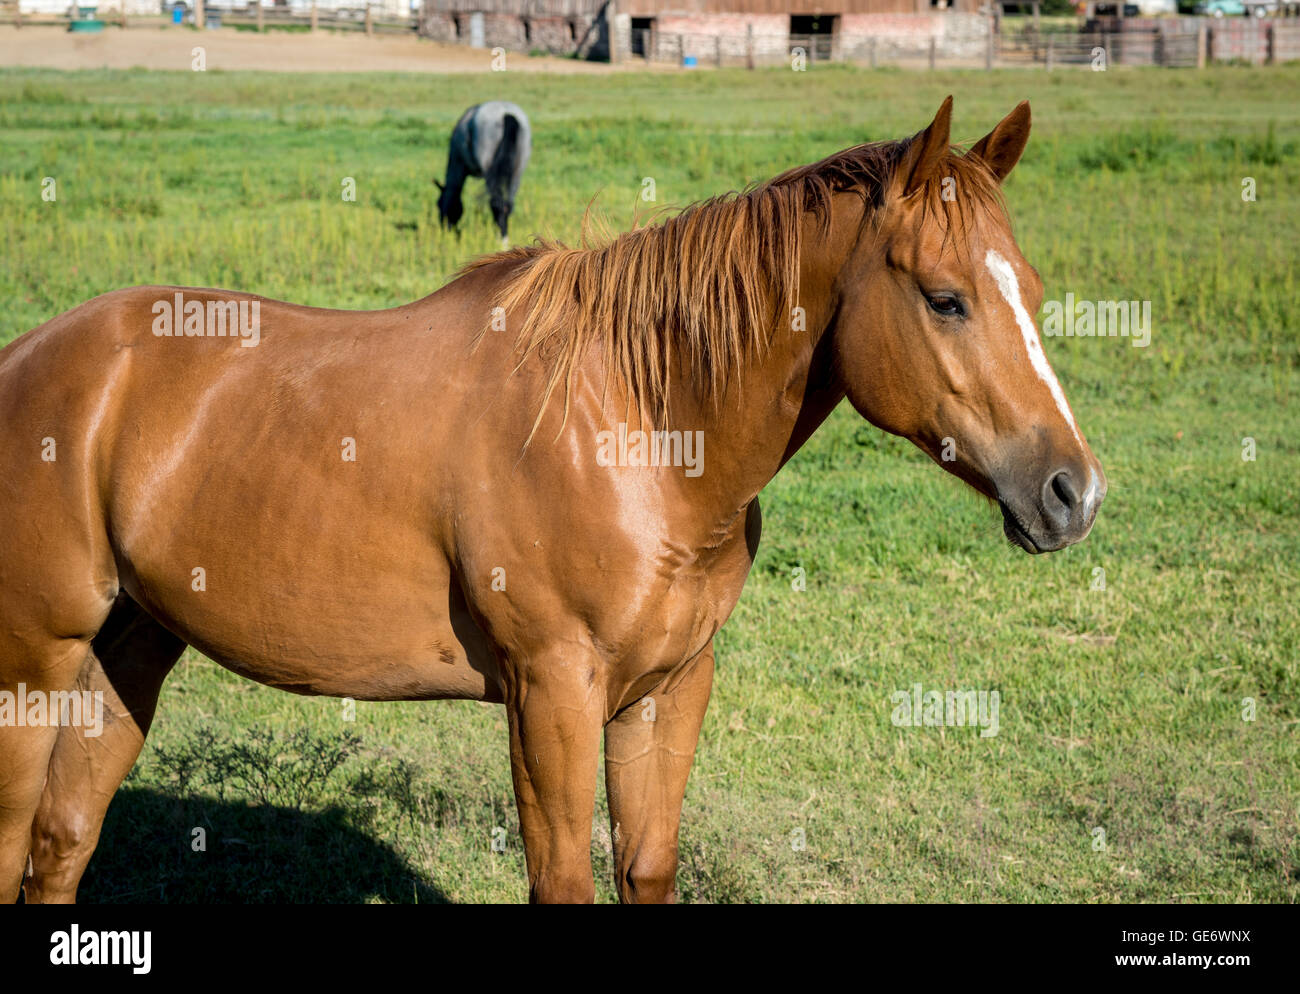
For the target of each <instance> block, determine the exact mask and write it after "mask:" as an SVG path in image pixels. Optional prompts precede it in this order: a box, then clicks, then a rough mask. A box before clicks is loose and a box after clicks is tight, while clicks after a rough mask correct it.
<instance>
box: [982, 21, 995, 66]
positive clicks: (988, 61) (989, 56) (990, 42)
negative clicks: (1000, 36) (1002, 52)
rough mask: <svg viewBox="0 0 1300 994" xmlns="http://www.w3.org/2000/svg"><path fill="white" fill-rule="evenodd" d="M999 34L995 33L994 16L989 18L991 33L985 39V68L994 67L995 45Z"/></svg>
mask: <svg viewBox="0 0 1300 994" xmlns="http://www.w3.org/2000/svg"><path fill="white" fill-rule="evenodd" d="M996 37H997V36H996V35H995V34H994V33H993V18H991V17H990V18H989V34H988V37H987V38H986V39H985V40H984V68H985V69H992V68H993V46H994V44H995V38H996Z"/></svg>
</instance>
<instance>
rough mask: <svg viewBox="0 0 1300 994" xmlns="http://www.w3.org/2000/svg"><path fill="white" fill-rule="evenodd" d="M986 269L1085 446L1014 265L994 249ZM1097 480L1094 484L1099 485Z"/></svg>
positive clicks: (1042, 376) (1037, 370)
mask: <svg viewBox="0 0 1300 994" xmlns="http://www.w3.org/2000/svg"><path fill="white" fill-rule="evenodd" d="M984 265H985V266H987V267H988V271H989V272H990V273H991V274H992V276H993V280H994V282H995V283H997V285H998V289H999V290H1000V291H1001V292H1002V297H1003V299H1004V300H1006V302H1007V304H1008V305H1009V306H1010V308H1011V311H1012V313H1014V314H1015V316H1016V324H1018V325H1019V326H1020V335H1021V337H1022V338H1024V340H1025V351H1026V352H1027V353H1029V361H1030V363H1031V364H1032V365H1033V367H1034V372H1035V373H1037V374H1038V378H1039V379H1040V380H1042V381H1043V382H1044V383H1046V384H1047V388H1048V389H1049V390H1051V391H1052V399H1053V400H1055V401H1056V406H1057V408H1058V409H1059V410H1060V412H1061V417H1063V418H1065V423H1066V424H1067V425H1069V426H1070V431H1072V432H1074V437H1075V438H1077V439H1079V443H1080V444H1082V443H1083V439H1082V438H1079V429H1078V428H1077V427H1075V424H1074V415H1073V414H1071V413H1070V405H1069V404H1068V403H1066V400H1065V394H1064V393H1063V392H1062V391H1061V384H1060V383H1058V382H1057V380H1056V374H1055V373H1053V372H1052V367H1051V366H1050V365H1048V362H1047V355H1046V354H1045V353H1044V352H1043V343H1042V342H1040V341H1039V340H1038V327H1037V326H1036V325H1035V324H1034V319H1033V318H1032V317H1031V316H1030V314H1029V311H1028V310H1026V309H1025V302H1024V301H1023V300H1021V299H1020V281H1019V280H1017V279H1016V271H1015V270H1014V269H1012V268H1011V263H1009V262H1007V260H1006V259H1004V258H1002V256H1000V255H998V253H996V252H994V251H993V250H992V249H989V251H988V254H987V255H985V256H984ZM1095 482H1096V481H1095V479H1094V481H1093V484H1094V485H1095Z"/></svg>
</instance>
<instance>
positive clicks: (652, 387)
mask: <svg viewBox="0 0 1300 994" xmlns="http://www.w3.org/2000/svg"><path fill="white" fill-rule="evenodd" d="M912 141H913V139H903V140H901V141H888V142H876V143H873V144H868V145H858V146H855V147H853V148H848V149H845V150H844V151H841V152H837V153H836V154H834V155H831V156H829V157H828V158H826V159H823V160H821V161H820V162H816V163H813V164H811V165H806V166H800V167H798V168H796V169H792V170H789V171H788V172H785V173H782V174H781V175H779V176H777V177H775V178H773V179H770V180H768V181H767V182H765V183H761V184H758V185H756V186H753V187H750V188H748V189H747V190H744V191H742V192H739V193H735V192H733V193H727V194H723V195H721V196H717V197H712V198H710V199H708V200H703V201H700V202H698V203H696V204H693V205H691V206H689V207H687V208H685V209H684V210H682V211H681V212H680V213H678V214H675V215H673V216H670V217H668V218H667V219H665V220H661V221H658V222H657V223H654V224H652V225H650V226H646V227H638V228H635V229H634V230H632V231H629V232H625V233H623V234H621V235H617V236H614V237H606V238H605V239H604V241H603V244H597V245H595V246H591V245H588V244H587V243H588V240H589V234H590V225H589V214H588V217H585V218H584V223H583V236H582V245H581V246H580V247H577V248H572V247H569V246H566V245H564V244H562V243H560V242H557V241H552V240H549V239H544V238H539V239H538V240H537V241H536V242H535V243H534V244H532V245H529V246H525V247H520V248H514V249H510V250H507V251H505V252H498V253H495V254H492V255H488V256H485V257H483V258H481V259H478V260H475V261H473V262H471V263H470V264H469V265H468V266H466V267H465V268H464V269H463V270H461V273H460V274H459V275H463V274H464V273H467V272H470V271H473V270H475V269H478V268H480V267H482V266H486V265H492V264H494V263H505V264H511V265H513V267H514V272H513V273H512V274H511V275H510V276H509V277H508V278H507V279H506V281H505V284H504V286H503V288H502V289H501V291H500V292H499V294H498V296H497V299H496V300H495V301H494V302H493V303H494V305H495V306H497V307H501V308H504V311H505V313H514V314H519V315H522V324H520V325H519V326H518V331H517V334H516V346H517V348H518V349H519V350H520V352H521V358H520V364H522V363H523V362H524V361H525V360H526V359H527V358H528V356H530V355H532V354H534V353H535V354H537V355H539V356H541V357H542V358H543V359H544V361H546V362H547V363H548V364H549V373H548V379H547V383H546V389H545V393H544V396H543V400H542V404H541V409H540V410H539V412H538V415H537V419H536V421H535V422H534V423H533V428H532V431H531V432H530V434H529V436H528V440H529V442H531V441H532V437H533V435H535V434H536V433H537V429H538V427H539V426H540V424H541V421H542V416H543V414H544V413H545V410H546V406H547V404H548V403H549V401H550V398H551V396H552V395H553V394H554V392H555V390H556V389H557V388H558V387H559V386H560V385H561V384H563V385H564V416H565V418H566V419H567V417H568V409H569V391H570V388H571V385H572V384H571V378H572V375H573V371H574V369H575V367H576V366H577V365H578V364H579V362H580V361H581V359H582V357H583V356H584V355H585V354H586V353H587V350H588V349H589V348H590V347H591V346H593V345H598V346H599V347H600V348H601V351H602V353H603V357H604V366H605V380H606V383H607V384H608V382H609V381H610V379H611V378H616V379H617V380H618V381H620V382H621V383H622V385H623V386H624V388H625V390H626V391H627V397H628V403H629V407H633V408H638V409H639V411H640V412H641V415H642V417H643V418H647V417H648V418H649V419H650V420H651V421H652V422H653V423H655V424H662V425H666V424H667V421H668V406H669V384H670V382H671V379H672V373H673V371H674V370H675V369H679V368H681V365H682V364H683V363H684V364H685V368H686V370H688V371H689V374H690V377H691V379H692V380H693V383H694V387H695V389H696V390H697V392H698V393H699V394H700V395H701V396H703V397H705V398H711V399H712V400H713V401H714V402H715V403H716V402H717V401H718V400H720V398H721V397H722V396H723V395H724V394H725V392H726V390H727V387H728V384H729V382H730V380H731V378H732V376H733V374H738V373H739V370H740V367H741V365H742V364H743V363H744V362H745V361H747V360H748V359H749V358H751V357H754V356H761V355H762V354H763V353H764V352H765V351H766V349H767V348H768V345H769V341H770V336H771V333H772V330H773V328H775V327H776V326H777V325H778V323H779V322H782V321H789V320H791V317H792V314H793V309H794V308H795V307H796V306H798V303H799V259H800V250H801V238H802V222H803V217H804V215H805V214H806V213H810V212H811V213H812V214H813V215H815V218H816V222H817V225H818V229H817V230H818V231H819V232H821V233H825V232H826V231H827V230H828V228H829V225H830V206H831V197H832V196H833V195H834V194H836V193H840V192H851V193H856V194H858V195H859V196H861V198H862V200H863V202H864V206H865V207H866V208H867V209H866V210H865V211H864V214H863V223H864V225H865V224H866V223H867V221H868V220H869V218H870V217H871V216H872V215H873V214H874V212H875V208H879V207H880V206H881V204H882V202H883V199H884V193H885V191H886V190H887V189H888V186H889V182H890V180H891V178H892V177H893V175H894V173H895V171H896V170H897V169H898V167H899V164H900V163H901V162H902V161H903V160H904V158H905V156H906V153H907V150H908V148H909V147H910V145H911V142H912ZM946 166H947V168H946V169H941V170H938V171H937V173H938V174H943V175H945V176H947V177H952V178H953V179H954V180H955V181H956V183H957V186H956V189H958V190H960V191H961V195H960V196H956V197H953V196H951V195H945V194H946V193H947V191H946V190H945V189H944V188H943V184H942V183H941V182H940V179H939V178H938V176H936V177H935V178H932V179H931V180H930V181H928V182H927V183H926V184H925V185H924V187H923V188H922V189H921V190H918V191H917V193H916V194H915V195H919V196H921V197H923V198H924V204H925V212H926V215H927V216H935V217H939V218H943V222H942V223H944V226H945V231H946V234H945V238H950V237H953V235H954V234H957V233H959V232H961V231H964V230H965V229H966V228H967V227H968V226H969V224H970V221H971V219H972V218H973V216H974V212H975V211H976V210H977V209H980V208H985V209H988V208H992V209H994V210H995V211H998V212H999V213H1001V215H1002V216H1004V217H1005V215H1006V208H1005V204H1004V202H1003V200H1002V196H1001V191H1000V188H999V184H998V181H997V179H996V178H995V177H994V176H993V174H992V172H991V171H990V170H989V168H988V167H987V166H986V165H985V164H984V162H983V161H982V160H980V159H979V158H978V157H975V156H959V155H956V154H952V153H950V154H949V156H948V159H947V163H946ZM955 241H956V243H957V245H958V247H959V248H960V245H961V239H960V238H956V239H955ZM515 320H516V321H518V320H520V319H519V318H516V319H515ZM486 331H487V329H486V328H485V329H483V330H482V331H480V332H479V335H478V337H477V338H476V339H475V343H474V344H475V346H477V345H478V343H479V342H480V341H482V338H483V336H484V335H485V334H486ZM562 423H563V422H562Z"/></svg>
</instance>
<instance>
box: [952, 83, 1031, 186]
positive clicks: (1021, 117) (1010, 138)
mask: <svg viewBox="0 0 1300 994" xmlns="http://www.w3.org/2000/svg"><path fill="white" fill-rule="evenodd" d="M1028 141H1029V101H1028V100H1022V101H1020V103H1019V104H1017V105H1016V109H1015V110H1013V111H1012V112H1011V113H1010V114H1008V115H1007V116H1006V117H1004V118H1003V119H1002V121H1001V122H1000V123H999V124H998V126H997V127H996V128H994V129H993V130H992V131H990V132H989V133H988V134H987V135H985V136H984V137H983V138H981V139H980V140H979V141H977V142H976V143H975V145H974V147H973V148H972V149H971V150H970V151H969V152H968V153H967V154H968V155H978V156H979V157H980V158H981V159H983V160H984V162H985V164H986V165H987V166H988V167H989V169H991V170H992V171H993V175H994V176H996V177H997V178H998V182H999V183H1001V182H1002V181H1003V180H1004V179H1006V178H1007V174H1008V173H1009V172H1011V170H1012V169H1013V168H1014V167H1015V165H1016V163H1017V162H1019V161H1020V156H1021V153H1023V152H1024V150H1025V143H1026V142H1028Z"/></svg>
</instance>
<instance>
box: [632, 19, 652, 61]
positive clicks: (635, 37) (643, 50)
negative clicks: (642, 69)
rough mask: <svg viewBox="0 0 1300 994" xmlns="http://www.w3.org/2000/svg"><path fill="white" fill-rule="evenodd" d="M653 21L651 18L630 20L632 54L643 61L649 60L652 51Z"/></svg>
mask: <svg viewBox="0 0 1300 994" xmlns="http://www.w3.org/2000/svg"><path fill="white" fill-rule="evenodd" d="M654 30H655V19H654V18H653V17H634V18H632V54H633V55H639V56H641V58H643V59H648V58H650V54H651V53H652V52H653V51H654V42H653V40H652V39H653V37H654Z"/></svg>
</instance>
